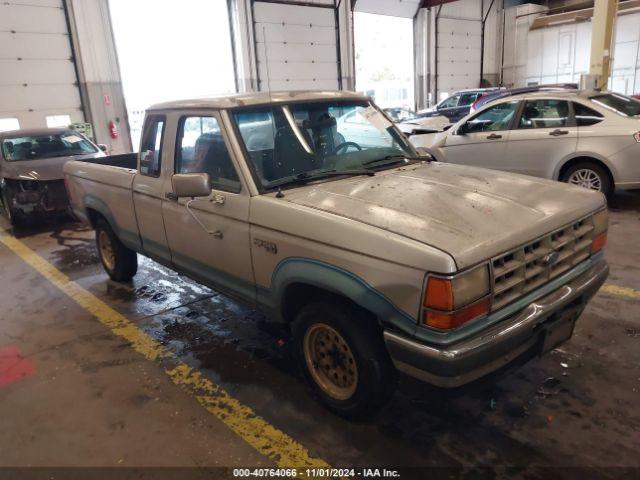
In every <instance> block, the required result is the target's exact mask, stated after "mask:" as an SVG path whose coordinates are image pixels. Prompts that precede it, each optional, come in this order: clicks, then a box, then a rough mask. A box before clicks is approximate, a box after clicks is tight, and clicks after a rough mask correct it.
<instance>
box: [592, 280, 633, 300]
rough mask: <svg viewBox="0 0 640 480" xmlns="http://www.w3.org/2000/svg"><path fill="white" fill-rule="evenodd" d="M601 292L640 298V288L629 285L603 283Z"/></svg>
mask: <svg viewBox="0 0 640 480" xmlns="http://www.w3.org/2000/svg"><path fill="white" fill-rule="evenodd" d="M600 291H601V292H605V293H609V294H611V295H616V296H618V297H626V298H632V299H634V300H640V290H634V289H633V288H629V287H620V286H618V285H611V284H609V283H607V284H605V285H603V286H602V287H601V288H600Z"/></svg>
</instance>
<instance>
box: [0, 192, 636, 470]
mask: <svg viewBox="0 0 640 480" xmlns="http://www.w3.org/2000/svg"><path fill="white" fill-rule="evenodd" d="M611 205H612V207H611V216H610V233H609V245H608V248H607V258H608V261H609V262H610V265H611V275H610V277H609V280H608V282H607V283H608V284H613V285H618V286H622V287H628V288H630V289H634V290H636V291H637V290H640V275H639V273H640V248H639V247H640V222H639V219H640V193H625V194H620V195H617V196H616V197H615V198H614V200H613V201H612V204H611ZM2 222H4V219H3V220H0V226H2V227H4V228H6V229H8V226H7V225H6V223H2ZM14 234H15V236H16V237H18V238H19V239H20V240H21V241H22V242H23V243H24V244H26V245H27V246H29V247H30V248H32V249H33V250H35V251H36V252H37V253H38V254H39V255H41V256H42V257H43V258H45V259H46V260H48V261H49V262H51V263H52V264H53V265H54V266H55V267H56V268H58V269H59V270H60V271H62V272H64V273H65V274H67V275H68V276H69V277H71V278H72V279H73V280H75V281H76V282H77V283H78V284H79V285H81V286H82V287H84V288H85V289H87V290H88V291H90V292H92V293H93V294H94V295H96V296H97V297H99V298H100V299H102V300H103V301H104V302H106V303H107V304H108V305H110V306H111V307H112V308H114V309H115V310H117V311H119V312H120V313H122V314H124V315H125V316H126V317H127V318H128V319H130V320H131V321H133V322H134V323H135V324H136V325H137V326H138V327H139V328H141V329H143V330H144V331H145V332H146V333H147V334H149V335H150V336H152V337H153V338H155V339H157V340H159V341H160V342H162V343H163V344H165V345H167V346H169V347H170V348H171V349H173V350H174V351H175V352H177V354H178V357H179V358H180V360H182V361H183V362H185V363H187V364H190V365H193V366H195V367H197V368H198V369H199V370H200V371H201V372H203V374H204V375H205V376H206V377H208V378H210V379H211V380H212V381H214V382H215V383H216V384H219V385H221V386H223V387H224V388H225V389H226V390H227V391H228V392H230V393H231V394H232V395H233V396H235V397H236V398H237V399H239V400H240V401H241V402H243V403H244V404H246V405H249V406H250V407H251V408H252V409H253V410H254V411H255V412H256V413H257V414H258V415H260V416H262V417H263V418H265V419H266V420H267V421H268V422H270V423H271V424H272V425H274V426H276V427H277V428H279V429H281V430H282V431H284V432H286V433H287V434H288V435H290V436H291V437H293V438H294V439H296V440H297V441H298V442H300V443H301V444H302V445H304V446H305V447H306V448H307V449H308V450H309V451H310V452H311V454H312V455H314V456H316V457H320V458H322V459H324V460H326V461H327V462H329V463H330V464H331V465H333V466H361V467H363V466H377V467H382V466H387V467H412V466H441V467H464V468H472V467H489V468H490V469H491V470H489V472H490V473H491V474H490V476H489V477H487V478H491V477H492V476H493V475H495V474H497V473H496V472H498V473H499V472H500V471H502V470H501V469H502V468H504V467H517V468H516V470H515V471H514V472H512V473H513V474H512V475H510V478H515V477H517V476H519V475H520V473H522V472H521V471H520V468H521V467H531V466H535V467H596V468H598V467H602V469H601V470H596V471H597V472H598V474H599V475H602V476H604V477H610V478H618V477H619V476H621V475H622V471H621V470H617V469H611V468H609V467H614V466H618V467H637V468H636V469H635V470H631V471H630V472H631V477H629V476H627V477H626V478H632V477H633V475H636V476H637V475H638V472H640V468H638V467H640V412H639V409H638V405H639V403H640V318H639V315H638V313H639V311H640V310H639V308H638V306H639V305H638V299H637V298H635V299H634V298H633V297H631V296H624V295H614V294H610V293H605V292H600V293H599V294H598V295H597V296H596V297H595V298H594V300H593V301H592V302H591V304H590V305H589V306H588V308H587V310H586V311H585V313H584V314H583V316H582V317H581V319H580V321H579V322H578V324H577V327H576V333H575V335H574V337H573V338H572V340H571V341H570V342H568V343H567V344H565V345H563V346H562V347H561V348H560V349H557V350H555V351H553V352H551V353H550V354H549V355H547V356H546V357H543V358H535V359H533V360H532V361H530V362H529V363H526V364H525V365H518V366H512V367H509V368H506V369H504V370H502V371H500V372H497V373H496V374H494V375H492V376H490V377H488V378H486V379H483V380H480V381H477V382H475V383H473V384H471V385H468V386H466V387H462V388H459V389H456V390H440V389H436V388H432V387H429V386H427V385H423V384H420V383H418V382H416V381H413V380H411V379H409V378H402V379H401V385H400V388H399V390H398V392H397V394H396V395H395V397H394V398H393V400H392V401H391V402H390V404H389V405H388V406H386V407H385V408H384V409H383V411H382V412H381V413H380V414H379V415H378V416H377V417H376V418H375V419H374V420H372V421H369V422H365V423H349V422H346V421H344V420H342V419H340V418H337V417H335V416H333V415H331V414H329V413H328V412H326V411H325V410H324V409H323V408H322V407H320V406H319V405H318V404H317V403H316V402H315V401H313V400H312V399H311V398H310V397H309V395H308V394H307V392H306V390H305V387H304V386H303V384H302V382H301V380H300V378H299V375H298V373H297V370H296V367H295V365H294V363H293V362H292V361H291V356H290V352H289V348H288V345H289V344H288V340H289V338H288V335H287V332H286V331H285V330H283V329H282V328H281V327H278V326H276V325H273V324H270V323H269V322H267V321H266V319H265V318H263V317H262V316H261V315H260V314H258V313H257V312H255V311H253V310H251V309H248V308H246V307H244V306H241V305H238V304H236V303H235V302H233V301H232V300H230V299H228V298H226V297H224V296H223V295H221V294H218V293H216V292H214V291H211V290H209V289H207V288H204V287H202V286H200V285H198V284H196V283H194V282H192V281H190V280H188V279H185V278H183V277H180V276H178V275H177V274H176V273H175V272H173V271H171V270H168V269H166V268H164V267H161V266H159V265H158V264H156V263H154V262H152V261H150V260H148V259H144V258H142V257H140V260H141V265H140V269H139V272H138V275H137V276H136V277H135V279H134V281H133V283H132V284H131V285H120V284H117V283H114V282H111V281H110V280H108V278H107V276H106V274H105V273H104V272H103V270H102V267H101V266H100V264H99V261H98V258H97V255H96V251H95V248H94V242H93V232H92V231H90V230H88V229H86V228H84V227H82V226H80V225H78V224H73V223H62V224H55V223H52V224H49V225H46V226H42V227H38V228H25V229H21V230H17V231H15V232H14ZM0 282H1V285H2V287H1V289H0V359H1V358H2V355H5V356H11V355H15V349H17V350H18V352H19V354H20V356H21V358H22V360H21V362H24V364H23V365H22V368H23V370H24V372H23V373H24V376H23V377H21V378H20V379H17V380H16V379H14V381H7V382H5V384H4V385H2V384H1V382H2V380H1V378H2V376H0V406H1V412H2V413H1V415H0V418H1V419H2V420H1V422H2V426H3V428H0V466H74V465H81V466H218V465H224V466H260V465H267V466H268V465H271V463H270V462H269V461H268V459H266V458H265V457H262V456H261V455H259V454H258V453H257V452H256V451H255V450H253V449H252V448H251V447H250V446H249V445H248V444H246V443H244V441H243V440H242V439H241V438H240V437H238V436H236V435H235V434H234V433H233V432H231V431H230V430H229V429H228V428H227V427H226V426H225V425H224V424H222V423H221V422H220V421H219V420H217V419H216V418H215V417H213V416H212V415H210V414H209V413H207V411H206V410H205V409H203V408H202V407H201V406H200V405H199V404H198V403H197V402H196V401H195V399H194V398H192V397H190V396H189V395H187V394H186V393H184V392H183V391H182V390H180V389H179V388H178V387H176V386H175V385H174V384H172V383H171V382H170V381H169V380H168V379H167V377H166V375H165V374H164V373H163V371H162V369H161V368H160V367H159V366H158V365H156V364H154V363H151V362H149V361H147V360H145V359H144V358H143V357H141V356H140V355H138V354H137V353H136V352H134V351H133V350H132V349H131V348H130V347H129V346H128V345H127V343H126V342H125V341H123V340H121V339H120V338H118V337H116V336H114V335H113V334H112V332H110V331H109V330H108V329H107V328H105V327H104V326H103V325H102V324H100V323H98V322H97V321H96V320H95V319H94V318H93V317H92V316H91V315H90V314H89V313H87V312H86V311H84V310H83V309H82V308H81V307H80V306H78V305H77V304H76V303H74V302H73V301H71V300H70V299H69V298H67V297H65V296H64V295H62V294H61V293H60V291H59V290H57V289H56V288H55V287H53V286H52V285H51V284H50V283H49V282H48V281H47V280H46V279H44V278H43V277H42V276H40V275H39V274H38V273H37V272H36V271H35V270H33V269H32V268H31V267H29V266H28V265H27V264H25V263H24V262H23V261H22V260H21V259H20V258H19V257H17V256H16V255H14V254H13V253H12V252H11V251H10V250H8V249H7V248H6V247H5V246H4V245H2V244H0ZM569 471H570V470H569ZM518 472H520V473H518ZM547 473H548V472H546V473H545V471H544V470H541V471H537V474H533V475H532V474H531V472H530V473H529V474H528V475H524V474H523V475H524V476H526V478H549V476H548V475H547ZM593 473H594V471H590V474H593ZM625 474H626V475H629V474H630V473H629V471H627V472H626V473H625ZM404 478H408V477H407V476H405V477H404ZM583 478H586V477H583ZM635 478H637V477H635Z"/></svg>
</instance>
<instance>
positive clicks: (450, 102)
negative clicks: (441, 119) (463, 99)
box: [438, 95, 460, 109]
mask: <svg viewBox="0 0 640 480" xmlns="http://www.w3.org/2000/svg"><path fill="white" fill-rule="evenodd" d="M459 99H460V95H452V96H450V97H449V98H447V99H446V100H445V101H444V102H442V103H441V104H440V106H439V107H438V108H439V109H440V108H453V107H455V106H456V105H458V100H459Z"/></svg>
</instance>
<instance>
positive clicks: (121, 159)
mask: <svg viewBox="0 0 640 480" xmlns="http://www.w3.org/2000/svg"><path fill="white" fill-rule="evenodd" d="M81 161H83V162H86V163H96V164H99V165H110V166H112V167H121V168H129V169H131V170H135V169H136V168H137V167H138V154H137V153H122V154H120V155H109V156H107V157H101V158H89V159H86V160H81Z"/></svg>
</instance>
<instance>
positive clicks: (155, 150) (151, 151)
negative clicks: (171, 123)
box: [140, 115, 167, 177]
mask: <svg viewBox="0 0 640 480" xmlns="http://www.w3.org/2000/svg"><path fill="white" fill-rule="evenodd" d="M166 123H167V121H166V118H165V116H164V115H150V116H149V117H147V120H146V121H145V124H144V130H143V132H142V141H141V142H140V173H141V174H142V175H146V176H149V177H159V176H160V167H161V165H162V142H163V139H164V126H165V124H166Z"/></svg>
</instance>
